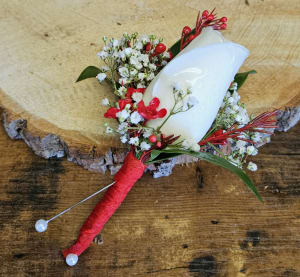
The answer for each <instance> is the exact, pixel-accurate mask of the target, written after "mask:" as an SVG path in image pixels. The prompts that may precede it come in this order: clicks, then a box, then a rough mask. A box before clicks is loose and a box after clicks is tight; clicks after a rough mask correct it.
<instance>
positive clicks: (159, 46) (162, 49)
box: [154, 43, 167, 55]
mask: <svg viewBox="0 0 300 277" xmlns="http://www.w3.org/2000/svg"><path fill="white" fill-rule="evenodd" d="M166 49H167V47H166V45H164V44H163V43H159V44H157V45H156V47H155V50H154V53H155V54H156V55H158V54H161V53H163V52H165V51H166Z"/></svg>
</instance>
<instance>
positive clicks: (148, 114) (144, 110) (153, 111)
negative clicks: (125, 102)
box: [137, 97, 167, 120]
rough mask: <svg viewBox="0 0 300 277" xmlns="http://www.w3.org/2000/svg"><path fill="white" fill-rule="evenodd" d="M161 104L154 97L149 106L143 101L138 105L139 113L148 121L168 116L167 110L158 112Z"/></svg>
mask: <svg viewBox="0 0 300 277" xmlns="http://www.w3.org/2000/svg"><path fill="white" fill-rule="evenodd" d="M159 103H160V101H159V99H158V98H157V97H154V98H153V99H152V100H151V102H150V103H149V106H145V103H144V101H143V100H142V101H140V102H139V103H138V107H137V111H138V113H139V114H140V115H141V116H142V117H144V118H145V119H147V120H150V119H156V118H163V117H164V116H165V115H166V114H167V110H166V109H161V110H159V111H157V108H158V106H159Z"/></svg>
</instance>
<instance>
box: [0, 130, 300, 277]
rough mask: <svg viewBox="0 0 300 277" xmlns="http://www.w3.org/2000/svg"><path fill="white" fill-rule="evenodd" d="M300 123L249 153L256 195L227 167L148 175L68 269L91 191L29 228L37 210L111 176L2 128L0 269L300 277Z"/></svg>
mask: <svg viewBox="0 0 300 277" xmlns="http://www.w3.org/2000/svg"><path fill="white" fill-rule="evenodd" d="M299 136H300V125H299V124H298V125H297V126H296V127H295V128H293V129H291V130H290V131H289V132H288V133H279V134H276V135H275V136H274V138H273V141H272V143H271V144H268V145H266V146H264V147H263V148H262V149H261V150H260V154H259V155H258V156H256V157H255V158H254V161H255V162H257V163H258V165H259V168H260V169H259V171H258V172H257V173H255V174H251V176H252V177H253V179H254V181H255V183H256V185H257V186H258V188H259V191H260V193H261V194H262V196H263V198H264V200H265V203H264V204H261V203H260V202H258V201H257V200H256V199H255V197H253V196H252V194H251V193H250V192H249V191H248V190H247V189H246V188H245V187H244V185H243V184H242V183H241V182H240V181H239V180H238V179H237V178H236V177H235V176H233V175H231V174H230V173H228V172H226V171H224V170H222V169H220V168H216V167H214V166H212V165H209V164H207V163H204V162H198V163H195V164H193V165H190V166H188V167H186V166H176V167H175V169H174V173H173V174H172V175H171V176H169V177H166V178H159V179H153V178H152V177H151V176H150V175H149V174H146V175H145V176H143V178H142V179H141V180H140V181H139V182H138V183H137V184H136V185H135V186H134V188H133V189H132V191H131V192H130V194H129V195H128V197H127V198H126V200H125V202H124V203H123V205H122V206H121V207H120V209H119V210H118V211H117V213H116V214H115V215H114V216H113V217H112V218H111V220H110V221H109V222H108V223H107V224H106V226H105V228H104V229H103V232H102V237H103V240H104V244H102V245H97V244H93V245H92V246H91V247H90V248H89V249H88V250H87V251H86V253H84V254H83V255H82V256H81V257H80V261H79V263H78V265H77V266H76V267H74V268H68V267H67V266H66V265H65V263H64V261H63V258H62V256H61V254H60V249H63V248H64V247H66V246H69V245H70V244H71V242H72V241H73V240H74V239H75V238H76V236H77V234H78V231H79V228H80V226H81V224H82V223H83V221H84V219H85V218H86V216H87V215H88V214H89V212H90V211H91V209H92V207H93V206H94V205H95V203H96V202H97V201H98V199H99V198H98V197H96V198H95V199H92V200H91V201H89V202H87V203H86V204H84V205H82V206H81V207H78V208H76V209H74V210H72V211H71V212H70V213H69V214H67V215H65V216H64V217H62V218H60V219H57V220H55V221H54V222H52V223H50V225H49V228H48V230H47V232H46V233H44V234H38V233H36V232H35V231H34V223H35V221H36V220H37V219H39V218H46V219H47V218H50V217H51V216H53V215H55V214H56V213H58V212H59V211H61V210H63V209H64V208H66V207H68V206H69V205H71V204H73V203H75V202H76V201H78V200H80V199H82V198H83V197H84V196H87V195H88V194H90V193H92V192H94V191H96V190H97V189H98V188H99V187H101V186H103V185H105V184H108V183H109V182H111V180H112V177H111V176H110V175H101V174H97V173H93V172H89V171H86V170H84V169H82V168H81V167H78V166H76V165H74V164H72V163H68V162H67V161H65V160H57V159H50V160H45V159H42V158H39V157H37V156H36V155H34V154H33V153H32V152H31V151H30V150H29V148H28V147H26V146H25V144H23V143H22V142H21V141H17V142H13V141H11V140H10V139H8V137H7V136H6V134H5V133H4V130H2V129H1V130H0V150H1V156H0V169H1V170H0V195H1V202H0V218H1V220H0V246H1V247H2V249H3V250H2V251H1V252H0V261H1V267H0V275H1V276H17V277H18V276H126V277H127V276H155V277H162V276H164V277H165V276H174V277H175V276H176V277H177V276H200V277H207V276H209V277H210V276H216V277H225V276H228V277H243V276H247V277H249V276H251V277H258V276H259V277H299V276H300V264H299V259H298V257H299V255H300V237H299V230H300V199H299V195H300V183H299V180H300V141H299Z"/></svg>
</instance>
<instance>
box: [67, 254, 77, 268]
mask: <svg viewBox="0 0 300 277" xmlns="http://www.w3.org/2000/svg"><path fill="white" fill-rule="evenodd" d="M77 262H78V256H77V255H76V254H72V253H71V254H68V255H67V257H66V263H67V265H68V266H74V265H76V264H77Z"/></svg>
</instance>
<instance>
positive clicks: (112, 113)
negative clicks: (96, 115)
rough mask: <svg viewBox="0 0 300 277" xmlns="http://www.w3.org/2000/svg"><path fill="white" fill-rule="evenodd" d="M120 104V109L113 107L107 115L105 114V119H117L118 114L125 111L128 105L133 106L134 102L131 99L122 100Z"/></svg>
mask: <svg viewBox="0 0 300 277" xmlns="http://www.w3.org/2000/svg"><path fill="white" fill-rule="evenodd" d="M118 103H119V107H120V109H118V108H115V107H111V108H109V109H108V110H107V111H106V113H105V114H104V117H106V118H117V113H118V112H120V111H122V110H124V108H125V106H126V105H127V104H130V105H132V100H131V99H130V98H126V99H121V100H119V102H118Z"/></svg>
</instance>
